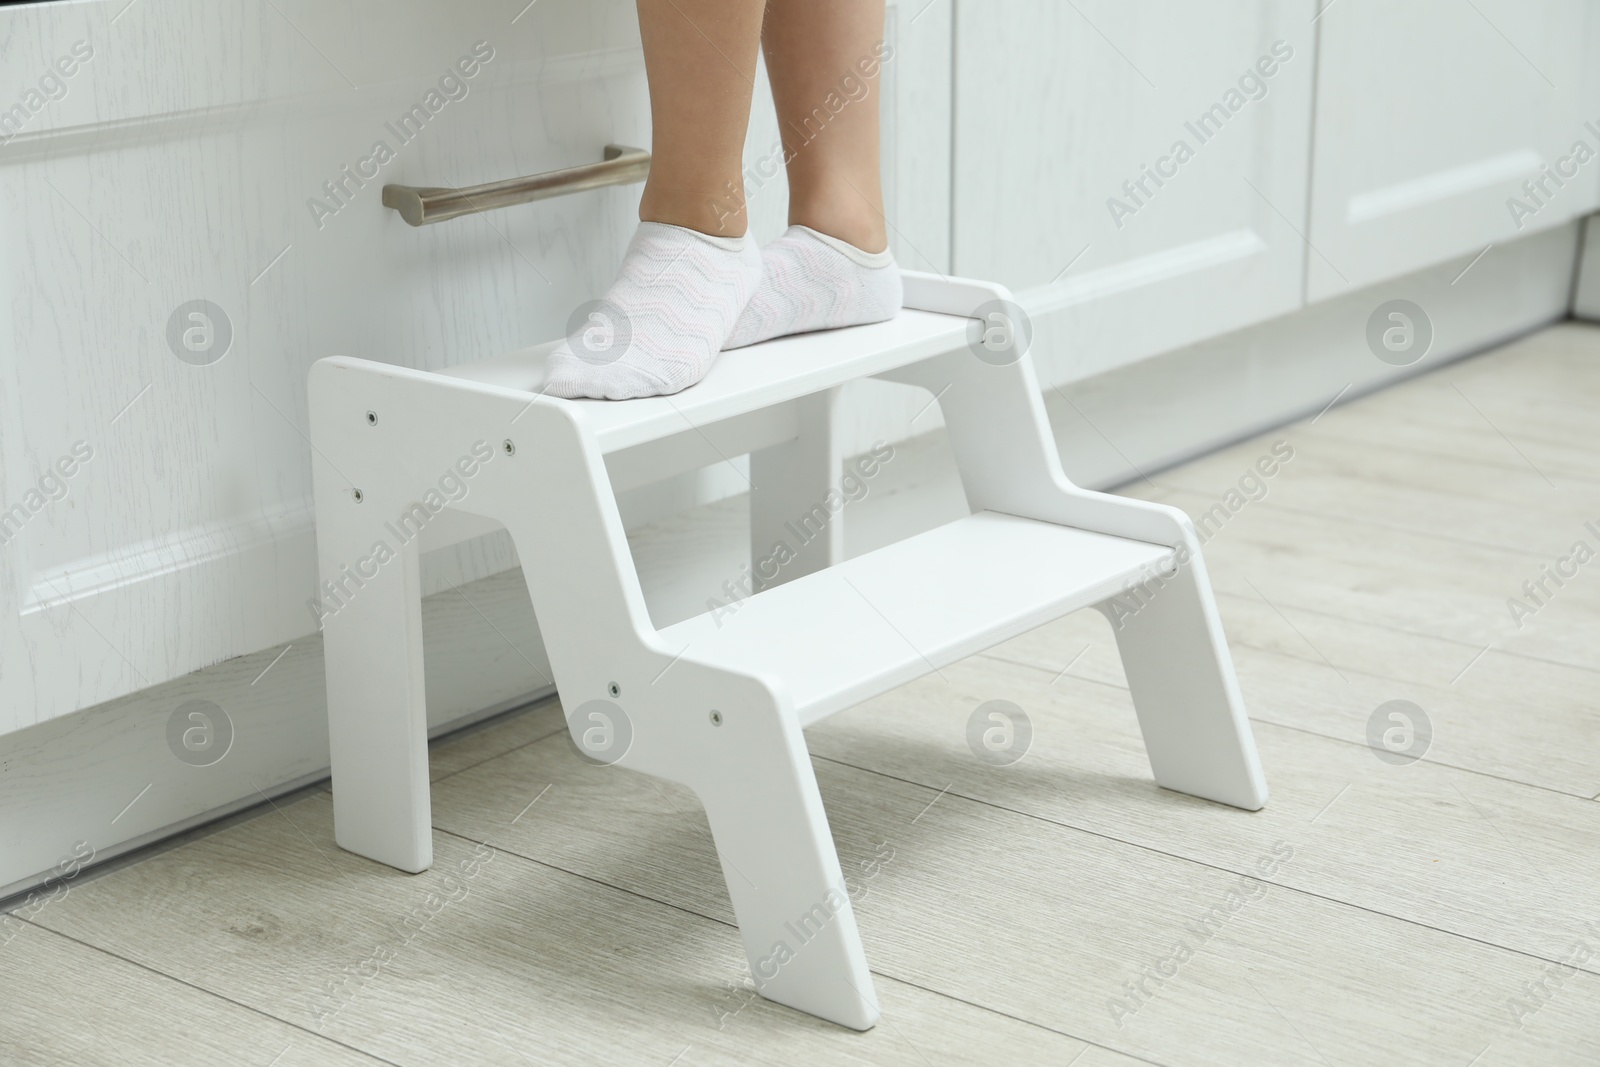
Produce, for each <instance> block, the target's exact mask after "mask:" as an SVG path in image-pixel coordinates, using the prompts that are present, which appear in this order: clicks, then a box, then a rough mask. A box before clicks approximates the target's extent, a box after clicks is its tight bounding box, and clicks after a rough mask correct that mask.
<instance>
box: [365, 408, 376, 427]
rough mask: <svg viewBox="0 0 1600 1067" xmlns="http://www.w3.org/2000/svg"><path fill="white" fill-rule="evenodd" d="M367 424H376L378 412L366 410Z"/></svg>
mask: <svg viewBox="0 0 1600 1067" xmlns="http://www.w3.org/2000/svg"><path fill="white" fill-rule="evenodd" d="M367 425H368V426H376V425H378V413H377V412H376V411H369V412H367Z"/></svg>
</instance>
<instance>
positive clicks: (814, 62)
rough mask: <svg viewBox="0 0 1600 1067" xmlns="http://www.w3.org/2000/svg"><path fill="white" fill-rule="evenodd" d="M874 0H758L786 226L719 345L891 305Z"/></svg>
mask: <svg viewBox="0 0 1600 1067" xmlns="http://www.w3.org/2000/svg"><path fill="white" fill-rule="evenodd" d="M883 7H884V5H883V0H769V2H768V4H767V17H766V24H765V26H764V27H763V29H762V37H761V40H762V45H763V48H764V50H765V52H766V57H767V73H768V74H769V75H770V77H771V79H772V99H773V103H774V104H775V105H776V108H777V112H778V128H779V130H780V132H781V134H782V137H783V148H784V158H785V159H786V160H787V161H788V166H787V171H788V177H789V224H790V229H789V232H788V233H786V234H784V236H783V237H781V238H780V239H779V240H777V241H776V242H774V243H773V244H771V245H769V246H767V249H766V255H765V257H764V259H765V263H764V267H765V272H764V277H763V281H762V284H761V287H760V288H759V289H758V290H757V291H756V295H755V297H754V298H752V299H751V301H750V304H749V306H748V307H746V308H745V311H744V314H743V315H742V316H741V317H740V320H739V324H738V326H737V327H736V328H735V330H734V334H733V336H732V337H731V338H729V341H728V344H727V347H729V348H737V347H739V346H741V345H747V344H753V343H755V342H757V341H762V340H766V339H767V338H769V337H776V336H780V335H782V334H788V333H798V332H801V331H804V330H817V329H826V328H830V327H836V326H852V325H857V324H859V323H864V322H878V321H881V320H883V319H887V318H890V317H892V316H893V315H894V314H895V313H896V312H897V311H898V310H899V309H900V298H901V287H900V272H899V269H898V268H897V267H896V266H895V264H894V257H893V256H892V255H891V254H890V253H889V251H888V236H887V224H886V223H885V221H884V216H883V190H882V183H881V180H880V178H879V166H878V152H879V149H878V85H879V77H878V70H879V68H880V67H881V65H882V62H883V49H882V47H881V45H882V41H883Z"/></svg>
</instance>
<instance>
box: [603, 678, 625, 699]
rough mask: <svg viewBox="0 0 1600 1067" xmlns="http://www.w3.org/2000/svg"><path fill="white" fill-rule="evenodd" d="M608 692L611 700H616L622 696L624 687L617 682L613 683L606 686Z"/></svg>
mask: <svg viewBox="0 0 1600 1067" xmlns="http://www.w3.org/2000/svg"><path fill="white" fill-rule="evenodd" d="M606 692H608V693H610V694H611V698H612V699H613V700H615V699H616V698H617V697H619V696H621V695H622V686H620V685H618V684H617V683H616V682H612V683H611V684H610V685H608V686H606Z"/></svg>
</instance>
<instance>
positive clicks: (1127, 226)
mask: <svg viewBox="0 0 1600 1067" xmlns="http://www.w3.org/2000/svg"><path fill="white" fill-rule="evenodd" d="M1313 13H1314V8H1312V7H1311V5H1310V4H1309V3H1292V4H1281V3H1267V2H1265V0H1227V2H1219V3H1210V4H1205V5H1171V4H1161V3H1156V2H1153V0H1149V2H1135V3H1126V2H1120V3H1119V2H1112V0H1096V2H1085V3H1077V4H1060V3H1056V2H1054V0H1015V2H1012V3H1007V4H1003V5H1001V4H975V3H958V4H957V7H956V27H955V44H954V50H955V56H956V90H955V95H956V107H955V110H956V119H955V123H956V132H955V164H954V174H955V180H954V202H955V209H954V216H955V221H954V227H953V228H954V242H953V244H954V249H953V261H954V263H953V266H954V270H955V271H956V272H957V273H958V274H963V275H969V276H973V277H991V278H997V279H999V280H1000V281H1003V282H1005V283H1006V284H1007V285H1009V286H1011V287H1012V288H1013V289H1014V290H1016V291H1018V293H1019V294H1020V298H1021V300H1022V303H1023V305H1024V307H1026V308H1028V309H1029V311H1030V312H1031V313H1032V314H1033V317H1034V320H1035V321H1034V325H1035V327H1036V330H1037V336H1036V338H1035V341H1034V352H1035V357H1036V359H1037V361H1038V363H1039V366H1040V373H1041V376H1042V377H1044V378H1045V379H1046V380H1047V381H1062V380H1066V379H1070V378H1078V377H1083V376H1086V375H1089V374H1093V373H1095V372H1097V371H1101V370H1104V369H1107V368H1109V367H1112V366H1116V365H1119V364H1123V363H1127V362H1130V361H1132V360H1135V359H1139V358H1142V357H1144V356H1148V355H1151V354H1153V353H1156V352H1160V351H1164V350H1167V349H1171V348H1176V347H1178V346H1180V345H1183V344H1188V343H1192V342H1195V341H1198V340H1201V339H1203V338H1206V337H1210V336H1214V335H1216V334H1220V333H1223V332H1226V331H1228V330H1231V329H1235V328H1238V327H1240V326H1243V325H1246V324H1248V323H1251V322H1254V321H1258V320H1260V319H1265V318H1268V317H1270V316H1273V315H1277V314H1282V313H1284V312H1287V311H1290V310H1292V309H1294V308H1295V307H1297V306H1299V303H1300V300H1301V278H1302V271H1303V265H1304V244H1303V241H1302V238H1301V235H1300V234H1301V231H1303V228H1304V223H1303V221H1302V220H1303V218H1304V212H1305V190H1306V174H1307V165H1308V164H1307V150H1308V146H1307V138H1308V136H1309V130H1310V107H1311V85H1312V76H1313V70H1314V67H1315V62H1316V61H1315V58H1314V48H1313V37H1314V32H1315V28H1314V26H1313V24H1312V22H1311V17H1312V15H1313Z"/></svg>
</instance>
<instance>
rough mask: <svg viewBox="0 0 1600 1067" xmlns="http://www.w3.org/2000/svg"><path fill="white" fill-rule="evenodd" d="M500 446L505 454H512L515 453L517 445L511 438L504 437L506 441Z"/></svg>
mask: <svg viewBox="0 0 1600 1067" xmlns="http://www.w3.org/2000/svg"><path fill="white" fill-rule="evenodd" d="M501 447H502V448H504V449H505V450H506V455H508V456H514V455H516V454H517V446H516V445H515V444H513V443H512V441H511V438H509V437H508V438H506V443H505V444H504V445H502V446H501Z"/></svg>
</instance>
